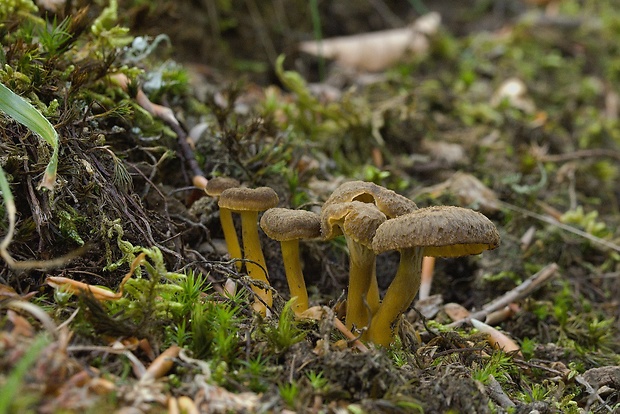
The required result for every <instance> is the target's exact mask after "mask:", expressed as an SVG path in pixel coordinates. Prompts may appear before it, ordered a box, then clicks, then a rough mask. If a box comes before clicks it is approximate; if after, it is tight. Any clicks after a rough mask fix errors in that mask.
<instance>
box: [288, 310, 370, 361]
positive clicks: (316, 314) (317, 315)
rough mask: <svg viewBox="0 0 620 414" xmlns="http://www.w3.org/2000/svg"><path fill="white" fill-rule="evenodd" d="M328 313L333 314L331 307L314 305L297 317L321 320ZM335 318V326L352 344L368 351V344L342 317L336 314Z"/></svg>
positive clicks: (362, 350) (360, 349)
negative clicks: (365, 343) (339, 317)
mask: <svg viewBox="0 0 620 414" xmlns="http://www.w3.org/2000/svg"><path fill="white" fill-rule="evenodd" d="M327 315H333V313H332V312H330V311H329V308H325V307H322V306H312V307H310V308H308V309H307V310H305V311H304V312H302V313H301V314H300V315H298V316H297V318H298V319H311V320H314V321H320V320H321V319H323V318H325V317H326V316H327ZM333 318H334V319H333V324H334V327H335V328H336V329H338V330H339V331H340V332H341V333H342V334H343V335H344V336H345V337H346V338H347V340H348V341H350V342H351V343H352V345H353V346H354V347H355V348H356V349H358V350H359V351H361V352H368V348H367V347H366V345H364V344H363V343H362V342H361V341H360V340H359V337H358V336H356V335H355V334H354V333H353V332H351V331H350V330H349V328H347V327H346V326H345V324H344V323H342V321H341V320H340V319H338V318H337V317H335V316H334V317H333Z"/></svg>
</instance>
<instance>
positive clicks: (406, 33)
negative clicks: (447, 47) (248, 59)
mask: <svg viewBox="0 0 620 414" xmlns="http://www.w3.org/2000/svg"><path fill="white" fill-rule="evenodd" d="M440 23H441V16H440V15H439V13H435V12H433V13H428V14H426V15H424V16H422V17H420V18H419V19H418V20H416V21H415V22H414V23H413V24H412V25H410V26H409V27H404V28H401V29H392V30H382V31H377V32H372V33H362V34H357V35H352V36H342V37H334V38H329V39H323V40H320V41H306V42H301V43H300V44H299V49H300V50H301V51H302V52H305V53H308V54H311V55H314V56H323V57H326V58H328V59H334V60H335V61H336V62H337V63H338V64H339V65H341V66H344V67H348V68H352V69H357V70H363V71H370V72H379V71H382V70H385V69H387V68H388V67H390V66H391V65H393V64H394V63H396V62H398V61H399V60H400V59H401V58H402V57H403V56H404V55H405V53H424V52H426V50H428V38H427V36H428V35H430V34H433V33H435V32H436V31H437V29H438V27H439V24H440Z"/></svg>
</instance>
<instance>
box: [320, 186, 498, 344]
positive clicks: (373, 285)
mask: <svg viewBox="0 0 620 414" xmlns="http://www.w3.org/2000/svg"><path fill="white" fill-rule="evenodd" d="M336 226H338V227H336ZM335 228H336V229H337V230H335ZM321 232H322V235H323V239H325V240H328V239H331V238H333V237H334V236H336V235H339V234H343V235H344V237H345V240H346V242H347V247H348V249H349V264H350V265H349V288H348V294H347V307H346V311H347V314H346V326H347V327H348V328H350V329H351V328H353V327H355V328H357V329H359V330H361V331H362V338H363V339H367V340H369V341H371V342H373V343H375V344H377V345H383V346H388V345H389V344H390V343H391V342H392V340H393V338H394V333H395V329H394V327H393V325H394V323H395V322H396V320H397V319H398V317H399V316H400V315H401V314H402V313H403V312H404V311H405V310H406V309H407V308H408V307H409V306H410V305H411V303H412V302H413V299H414V298H415V296H416V294H417V292H418V289H419V287H420V275H421V267H422V258H423V257H424V256H430V257H456V256H466V255H470V254H479V253H481V252H482V251H484V250H490V249H494V248H496V247H497V246H498V245H499V233H498V232H497V229H496V228H495V226H494V225H493V223H492V222H491V221H490V220H489V219H488V218H486V217H485V216H484V215H482V214H480V213H478V212H475V211H473V210H469V209H465V208H461V207H454V206H442V207H428V208H421V209H418V207H417V206H416V204H415V203H414V202H413V201H411V200H409V199H408V198H406V197H403V196H401V195H398V194H396V193H395V192H393V191H391V190H388V189H386V188H383V187H381V186H378V185H376V184H373V183H368V182H362V181H351V182H347V183H345V184H342V185H341V186H340V187H339V188H337V189H336V190H335V191H334V193H333V194H332V195H331V196H330V197H329V198H328V199H327V201H326V202H325V204H324V206H323V210H322V212H321ZM389 250H395V251H398V252H399V253H400V262H399V266H398V269H397V272H396V275H395V276H394V279H393V280H392V282H391V284H390V286H389V287H388V290H387V292H386V293H385V296H384V298H383V300H382V301H380V298H379V291H378V287H377V280H376V269H375V266H376V255H378V254H381V253H383V252H386V251H389Z"/></svg>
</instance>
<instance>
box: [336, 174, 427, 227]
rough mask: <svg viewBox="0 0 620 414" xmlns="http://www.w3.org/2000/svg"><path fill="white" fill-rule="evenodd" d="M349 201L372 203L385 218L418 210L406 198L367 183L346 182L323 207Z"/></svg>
mask: <svg viewBox="0 0 620 414" xmlns="http://www.w3.org/2000/svg"><path fill="white" fill-rule="evenodd" d="M349 201H361V202H364V203H373V204H374V205H376V206H377V208H378V209H379V211H381V212H382V213H383V214H385V215H386V216H387V218H394V217H398V216H402V215H403V214H407V213H410V212H412V211H414V210H416V209H417V208H418V207H417V206H416V204H415V203H414V202H413V201H412V200H410V199H408V198H407V197H405V196H402V195H400V194H398V193H396V192H394V191H392V190H388V189H387V188H385V187H381V186H380V185H377V184H375V183H372V182H367V181H348V182H346V183H343V184H341V185H340V186H339V187H338V188H337V189H336V190H335V191H334V192H333V193H332V195H330V196H329V198H328V199H327V200H326V201H325V205H329V204H335V203H343V202H349Z"/></svg>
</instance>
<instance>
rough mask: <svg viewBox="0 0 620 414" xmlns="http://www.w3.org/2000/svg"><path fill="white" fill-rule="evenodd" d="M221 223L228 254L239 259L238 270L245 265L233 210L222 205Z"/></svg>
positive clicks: (234, 258)
mask: <svg viewBox="0 0 620 414" xmlns="http://www.w3.org/2000/svg"><path fill="white" fill-rule="evenodd" d="M220 223H221V224H222V231H223V232H224V241H226V247H227V248H228V254H229V255H230V258H231V259H233V260H237V262H236V263H235V266H236V267H237V270H241V267H242V266H243V263H242V262H241V258H242V257H243V256H242V255H241V246H240V245H239V238H238V237H237V232H236V231H235V223H234V222H233V216H232V212H231V211H230V210H229V209H227V208H222V207H220Z"/></svg>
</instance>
